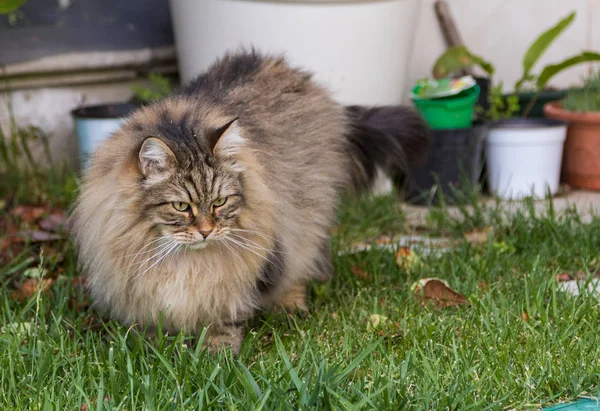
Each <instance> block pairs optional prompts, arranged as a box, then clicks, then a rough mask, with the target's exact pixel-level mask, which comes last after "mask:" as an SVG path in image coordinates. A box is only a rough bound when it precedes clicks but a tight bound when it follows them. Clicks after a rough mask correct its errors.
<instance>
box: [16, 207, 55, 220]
mask: <svg viewBox="0 0 600 411" xmlns="http://www.w3.org/2000/svg"><path fill="white" fill-rule="evenodd" d="M47 212H48V209H46V208H44V207H40V206H28V205H24V206H16V207H15V208H13V209H12V210H10V215H12V216H13V217H17V218H19V219H20V220H21V221H24V222H26V223H30V224H31V223H34V222H35V221H36V220H39V219H40V218H41V217H42V216H43V215H44V214H45V213H47Z"/></svg>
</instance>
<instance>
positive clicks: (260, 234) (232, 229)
mask: <svg viewBox="0 0 600 411" xmlns="http://www.w3.org/2000/svg"><path fill="white" fill-rule="evenodd" d="M228 230H230V231H240V232H244V233H251V234H256V235H259V236H261V237H264V238H268V239H269V240H273V241H275V242H277V243H281V241H279V240H278V239H276V238H273V237H270V236H268V235H266V234H263V233H261V232H259V231H256V230H245V229H242V228H229V229H228Z"/></svg>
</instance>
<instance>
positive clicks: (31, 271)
mask: <svg viewBox="0 0 600 411" xmlns="http://www.w3.org/2000/svg"><path fill="white" fill-rule="evenodd" d="M43 275H44V269H40V268H39V267H31V268H28V269H27V270H25V271H23V277H27V278H35V279H39V278H42V276H43Z"/></svg>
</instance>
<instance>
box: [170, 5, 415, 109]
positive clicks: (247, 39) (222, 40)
mask: <svg viewBox="0 0 600 411" xmlns="http://www.w3.org/2000/svg"><path fill="white" fill-rule="evenodd" d="M170 5H171V15H172V19H173V27H174V31H175V39H176V44H177V54H178V60H179V72H180V75H181V78H182V81H183V82H186V81H189V80H190V79H192V78H194V77H195V76H196V75H198V74H200V73H201V72H203V71H204V70H206V69H207V68H208V67H209V66H210V65H211V64H212V63H213V62H214V61H215V60H216V59H217V58H218V57H220V56H222V55H223V54H224V53H225V52H226V51H231V50H235V49H238V48H239V47H241V46H244V47H247V48H249V47H252V46H254V47H255V48H256V49H257V50H258V51H261V52H268V53H284V54H285V55H286V56H287V58H288V60H290V62H291V63H292V64H294V65H297V66H300V67H302V68H305V69H308V70H310V71H312V72H314V73H315V79H316V80H317V81H320V82H321V83H322V84H323V85H325V86H327V87H328V88H329V90H330V91H331V92H332V93H333V95H334V97H335V98H336V99H337V100H338V101H339V102H340V103H345V104H365V105H374V104H398V103H401V102H402V100H403V98H404V96H405V94H406V92H407V88H406V77H407V70H408V64H409V61H410V52H411V49H412V44H413V39H414V34H415V31H416V23H417V20H418V18H417V17H418V12H419V8H420V5H419V1H418V0H328V1H321V0H312V1H311V0H271V1H265V0H171V1H170Z"/></svg>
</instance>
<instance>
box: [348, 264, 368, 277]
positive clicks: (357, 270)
mask: <svg viewBox="0 0 600 411" xmlns="http://www.w3.org/2000/svg"><path fill="white" fill-rule="evenodd" d="M350 271H352V274H354V276H355V277H356V278H360V279H361V280H368V279H369V278H371V274H369V273H368V272H367V271H365V270H363V269H362V268H360V267H358V266H356V265H353V266H352V267H350Z"/></svg>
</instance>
